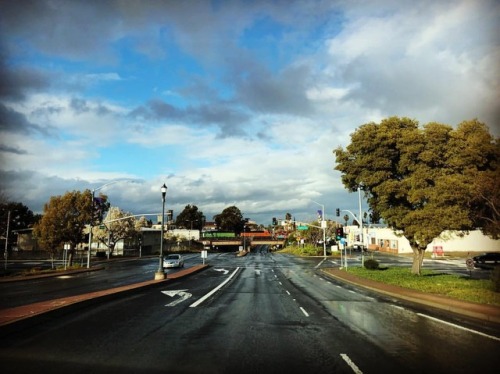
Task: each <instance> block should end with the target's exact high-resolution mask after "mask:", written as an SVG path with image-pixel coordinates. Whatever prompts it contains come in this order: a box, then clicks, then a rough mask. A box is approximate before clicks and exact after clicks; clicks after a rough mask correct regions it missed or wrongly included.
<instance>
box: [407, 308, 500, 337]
mask: <svg viewBox="0 0 500 374" xmlns="http://www.w3.org/2000/svg"><path fill="white" fill-rule="evenodd" d="M417 315H418V316H420V317H424V318H428V319H430V320H432V321H436V322H440V323H443V324H445V325H448V326H452V327H455V328H457V329H460V330H464V331H468V332H472V333H473V334H477V335H481V336H484V337H486V338H490V339H493V340H497V341H500V338H497V337H496V336H493V335H488V334H485V333H482V332H480V331H476V330H472V329H468V328H467V327H463V326H460V325H455V324H454V323H450V322H446V321H443V320H441V319H437V318H434V317H431V316H428V315H426V314H422V313H417Z"/></svg>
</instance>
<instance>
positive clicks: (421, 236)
mask: <svg viewBox="0 0 500 374" xmlns="http://www.w3.org/2000/svg"><path fill="white" fill-rule="evenodd" d="M334 154H335V156H336V163H337V165H336V167H335V169H336V170H339V171H340V172H341V173H342V182H343V184H344V186H345V187H346V188H347V189H348V190H349V191H351V192H354V191H357V188H358V187H360V188H361V189H362V190H363V191H364V194H365V197H366V198H367V201H368V204H369V207H370V209H371V211H372V213H373V214H376V215H378V216H380V217H381V218H382V219H383V220H384V221H385V222H386V223H387V224H388V225H389V226H390V227H392V228H393V229H395V230H396V232H399V233H401V234H402V235H404V236H405V237H406V238H407V239H408V241H409V242H410V245H411V247H412V249H413V252H414V258H413V265H412V273H413V274H420V273H421V266H422V262H423V257H424V253H425V252H424V251H425V249H426V247H427V245H428V244H429V243H431V242H432V240H433V239H434V238H436V237H438V236H439V235H440V234H441V233H442V232H443V231H445V230H462V231H464V232H467V230H470V229H473V228H475V224H476V222H478V219H477V211H478V209H477V206H476V205H477V204H478V203H477V199H475V197H474V195H475V191H476V190H477V188H478V187H477V186H478V181H479V180H481V179H482V178H483V176H485V175H486V173H497V172H498V171H497V166H496V165H497V161H498V158H499V152H498V139H495V138H494V137H493V136H492V135H491V134H490V133H489V131H488V128H487V126H486V125H484V124H483V123H481V122H479V121H477V120H472V121H465V122H462V123H461V124H459V125H458V126H457V128H456V129H453V127H451V126H449V125H444V124H439V123H429V124H427V125H425V126H423V128H421V127H419V124H418V122H417V121H415V120H412V119H408V118H399V117H391V118H387V119H384V120H382V121H381V123H380V124H377V123H373V122H372V123H367V124H365V125H362V126H361V127H359V128H358V129H357V130H356V131H355V132H354V133H353V134H351V143H350V144H349V145H348V146H347V147H346V149H345V150H344V149H343V148H341V147H339V148H337V149H335V150H334ZM488 214H490V213H488Z"/></svg>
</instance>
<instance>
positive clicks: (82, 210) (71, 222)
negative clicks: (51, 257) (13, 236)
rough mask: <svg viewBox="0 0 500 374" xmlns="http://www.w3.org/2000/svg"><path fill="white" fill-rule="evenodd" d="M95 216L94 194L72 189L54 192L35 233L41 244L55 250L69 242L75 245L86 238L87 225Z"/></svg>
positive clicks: (45, 247) (47, 248) (44, 247)
mask: <svg viewBox="0 0 500 374" xmlns="http://www.w3.org/2000/svg"><path fill="white" fill-rule="evenodd" d="M91 218H92V194H91V192H90V191H89V190H86V191H85V192H80V191H72V192H67V193H66V194H64V195H62V196H52V197H51V198H50V201H49V202H48V203H47V204H45V206H44V214H43V217H42V219H41V220H40V221H39V222H38V223H37V224H36V225H35V227H34V234H35V236H36V238H37V239H38V241H39V243H40V246H41V247H42V248H43V249H45V250H47V251H49V252H52V253H55V252H57V250H58V249H61V248H62V246H63V244H65V243H70V244H71V246H72V248H74V246H75V245H76V244H78V243H80V242H82V241H83V240H84V238H85V234H84V229H85V225H86V224H88V223H89V222H90V220H91Z"/></svg>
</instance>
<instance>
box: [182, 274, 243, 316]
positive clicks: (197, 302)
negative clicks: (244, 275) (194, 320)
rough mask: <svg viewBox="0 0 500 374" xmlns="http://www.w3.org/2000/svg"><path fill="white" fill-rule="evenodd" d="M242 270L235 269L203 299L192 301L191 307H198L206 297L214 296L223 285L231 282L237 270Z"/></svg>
mask: <svg viewBox="0 0 500 374" xmlns="http://www.w3.org/2000/svg"><path fill="white" fill-rule="evenodd" d="M238 270H240V268H239V267H237V268H236V270H234V271H233V272H232V274H231V275H230V276H229V277H228V278H227V279H226V280H225V281H224V282H222V283H221V284H219V285H218V286H217V287H215V288H214V289H213V290H212V291H210V292H209V293H207V294H206V295H205V296H203V297H202V298H201V299H199V300H198V301H195V302H194V303H192V304H191V305H190V306H189V307H190V308H195V307H197V306H198V305H200V304H201V303H202V302H204V301H205V300H206V299H208V298H209V297H210V296H212V295H213V294H214V293H216V292H217V291H218V290H219V289H220V288H221V287H223V286H224V285H225V284H226V283H227V282H229V281H230V280H231V278H232V277H233V276H234V275H235V274H236V272H237V271H238Z"/></svg>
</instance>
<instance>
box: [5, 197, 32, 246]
mask: <svg viewBox="0 0 500 374" xmlns="http://www.w3.org/2000/svg"><path fill="white" fill-rule="evenodd" d="M9 212H10V213H9ZM39 219H40V217H39V216H36V215H34V214H33V212H32V211H31V210H30V209H29V208H28V207H27V206H25V205H23V204H22V203H18V202H8V201H7V200H6V199H3V198H2V199H1V200H0V233H1V235H3V236H6V234H7V223H8V228H9V233H8V234H9V236H8V238H9V243H8V244H9V246H12V245H14V244H15V243H16V241H17V237H16V234H15V230H20V229H26V228H29V227H32V226H33V224H34V223H35V222H36V221H37V220H39Z"/></svg>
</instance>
